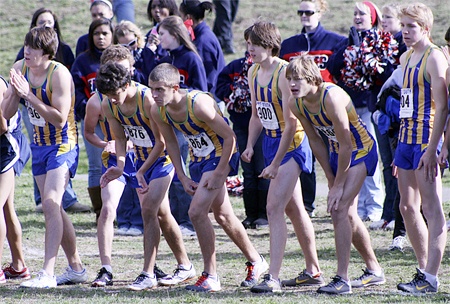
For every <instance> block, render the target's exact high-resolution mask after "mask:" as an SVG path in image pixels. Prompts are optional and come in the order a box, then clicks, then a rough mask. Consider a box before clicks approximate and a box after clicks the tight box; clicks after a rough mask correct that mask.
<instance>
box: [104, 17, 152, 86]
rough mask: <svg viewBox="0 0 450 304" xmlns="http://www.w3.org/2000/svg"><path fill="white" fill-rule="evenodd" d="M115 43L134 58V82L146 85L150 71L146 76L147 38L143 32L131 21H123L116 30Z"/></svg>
mask: <svg viewBox="0 0 450 304" xmlns="http://www.w3.org/2000/svg"><path fill="white" fill-rule="evenodd" d="M113 43H114V44H120V45H122V46H124V47H126V48H127V49H128V50H129V51H130V52H131V55H133V58H134V66H133V80H134V81H136V82H139V83H141V84H143V85H145V84H146V83H147V81H148V80H147V79H148V74H150V71H148V74H146V75H144V71H145V70H147V68H146V67H145V65H146V60H145V58H144V57H145V56H146V54H148V53H146V52H145V38H144V36H143V35H142V34H141V30H140V29H139V28H138V27H137V26H136V24H134V23H133V22H131V21H127V20H125V21H122V22H120V23H119V24H118V25H116V27H115V28H114V38H113ZM152 65H153V64H152ZM152 68H153V67H152ZM152 68H149V69H152Z"/></svg>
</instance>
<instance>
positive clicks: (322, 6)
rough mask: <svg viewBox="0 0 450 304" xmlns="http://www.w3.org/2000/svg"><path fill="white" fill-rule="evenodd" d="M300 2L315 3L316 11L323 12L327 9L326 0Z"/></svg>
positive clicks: (303, 0)
mask: <svg viewBox="0 0 450 304" xmlns="http://www.w3.org/2000/svg"><path fill="white" fill-rule="evenodd" d="M301 2H311V3H314V4H315V5H316V8H317V11H318V12H320V13H324V12H326V11H328V2H327V1H326V0H302V1H300V3H301Z"/></svg>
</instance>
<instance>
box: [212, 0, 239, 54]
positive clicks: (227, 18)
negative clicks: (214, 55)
mask: <svg viewBox="0 0 450 304" xmlns="http://www.w3.org/2000/svg"><path fill="white" fill-rule="evenodd" d="M213 3H214V6H215V9H216V19H215V20H214V28H213V32H214V34H216V36H217V39H219V42H220V45H221V46H222V49H223V52H224V53H225V54H234V52H235V51H234V46H233V28H232V25H233V22H234V20H235V18H236V14H237V11H238V6H239V0H213Z"/></svg>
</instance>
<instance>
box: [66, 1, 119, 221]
mask: <svg viewBox="0 0 450 304" xmlns="http://www.w3.org/2000/svg"><path fill="white" fill-rule="evenodd" d="M94 3H95V2H94ZM88 35H89V36H88V38H89V49H88V50H87V51H85V52H84V53H82V54H81V55H80V56H78V57H77V58H76V59H75V62H74V64H73V66H72V69H71V73H72V77H73V82H74V84H75V118H76V120H77V121H81V132H82V134H84V117H85V115H86V103H87V101H88V100H89V98H90V97H91V96H92V95H94V93H95V91H96V86H95V77H96V75H97V70H98V68H99V66H100V56H101V55H102V52H103V51H104V50H105V49H106V48H107V47H109V46H110V45H111V43H112V39H113V27H112V24H111V20H109V19H106V18H100V19H95V20H94V21H92V23H91V25H90V26H89V34H88ZM95 133H96V134H97V136H99V137H100V138H102V137H103V133H102V130H101V128H100V124H98V123H97V125H96V127H95ZM83 140H84V145H85V149H86V154H87V157H88V164H89V171H88V175H89V176H88V191H89V196H90V198H91V202H92V206H93V207H94V211H95V212H96V213H97V214H98V212H99V211H100V210H101V208H102V201H101V191H100V177H101V176H102V151H103V149H101V148H97V147H95V146H93V145H92V144H91V143H89V141H87V140H86V138H84V137H83Z"/></svg>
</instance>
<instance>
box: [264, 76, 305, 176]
mask: <svg viewBox="0 0 450 304" xmlns="http://www.w3.org/2000/svg"><path fill="white" fill-rule="evenodd" d="M278 90H279V92H280V93H281V98H282V101H283V119H284V123H285V127H284V130H283V134H281V140H280V145H279V146H278V150H277V153H276V154H275V157H274V158H273V160H272V163H271V164H270V165H269V166H268V167H266V168H265V169H264V170H263V171H262V172H261V175H260V177H263V178H275V177H276V176H277V173H278V168H279V167H280V164H281V161H282V160H283V158H284V156H285V155H286V152H287V151H288V149H289V146H290V145H291V143H292V140H293V138H294V135H295V132H296V130H297V118H296V117H295V116H294V114H292V112H291V109H290V108H289V97H290V95H291V91H290V89H289V83H288V81H287V79H286V75H285V72H283V73H282V74H281V75H280V78H279V79H278Z"/></svg>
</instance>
